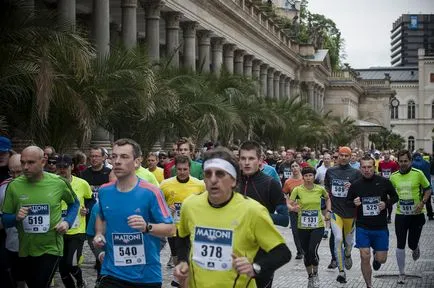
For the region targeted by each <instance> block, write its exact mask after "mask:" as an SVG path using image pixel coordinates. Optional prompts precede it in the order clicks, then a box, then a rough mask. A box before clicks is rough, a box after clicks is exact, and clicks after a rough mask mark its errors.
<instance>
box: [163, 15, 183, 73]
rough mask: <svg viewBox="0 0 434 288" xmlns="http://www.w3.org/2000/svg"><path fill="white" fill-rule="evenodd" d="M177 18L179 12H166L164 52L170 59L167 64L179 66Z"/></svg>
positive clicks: (179, 17) (174, 66)
mask: <svg viewBox="0 0 434 288" xmlns="http://www.w3.org/2000/svg"><path fill="white" fill-rule="evenodd" d="M179 19H181V13H179V12H167V13H166V14H165V20H166V54H167V57H168V58H169V59H170V62H169V65H170V66H172V67H173V68H179V47H180V45H179Z"/></svg>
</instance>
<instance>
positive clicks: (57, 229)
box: [0, 136, 434, 288]
mask: <svg viewBox="0 0 434 288" xmlns="http://www.w3.org/2000/svg"><path fill="white" fill-rule="evenodd" d="M106 148H109V149H108V150H107V149H106ZM433 163H434V161H433V160H432V159H431V158H430V156H429V155H427V154H425V153H423V151H411V152H410V151H407V150H401V151H377V150H374V151H361V150H358V149H351V148H350V147H345V146H342V147H339V148H337V149H334V150H327V149H323V150H322V151H320V152H319V151H313V150H311V149H309V148H308V147H304V148H302V149H300V151H297V150H296V149H285V147H279V148H278V149H275V150H272V149H268V148H267V147H264V144H262V145H261V144H260V143H258V142H255V141H245V142H244V143H240V144H239V145H238V146H235V145H233V146H230V147H227V148H226V147H222V146H220V145H214V144H213V143H207V144H206V145H204V146H203V148H201V149H195V146H194V144H193V143H192V142H191V141H190V140H189V139H188V138H181V139H179V141H177V142H176V144H174V147H173V148H172V149H171V150H170V151H158V152H150V153H148V154H146V155H143V154H142V150H141V147H140V145H139V144H138V143H136V142H135V141H134V140H132V139H126V138H124V139H119V140H117V141H115V142H114V143H113V144H112V147H98V146H93V147H91V148H90V149H89V151H88V154H87V155H86V154H85V153H82V152H80V151H79V152H75V153H74V154H73V155H69V154H58V153H56V151H55V148H54V147H51V146H46V147H37V146H29V147H26V148H25V149H23V150H22V151H21V153H16V152H15V151H14V150H13V147H12V143H11V141H10V140H9V139H8V138H6V137H2V136H0V182H1V185H0V211H1V221H0V269H1V270H0V279H1V285H0V286H1V287H7V288H9V287H29V288H45V287H50V286H52V285H53V276H54V275H55V273H57V272H58V273H59V274H60V278H61V281H62V284H63V286H64V287H67V288H70V287H71V288H75V287H110V288H117V287H119V288H121V287H122V288H130V287H131V288H133V287H134V288H135V287H162V283H163V279H162V277H163V276H162V271H161V269H162V265H163V264H162V263H161V261H160V252H161V249H162V248H163V247H164V246H165V245H166V243H168V245H169V247H170V254H171V256H170V259H169V262H168V263H164V266H167V267H168V268H170V269H172V270H173V273H172V275H171V276H170V277H171V279H170V281H171V286H173V287H190V288H195V287H197V288H203V287H261V288H265V287H272V284H273V275H274V272H275V271H276V270H277V269H279V268H280V267H281V266H283V265H284V264H285V263H287V262H289V261H290V260H291V259H292V256H293V255H292V253H291V251H290V250H289V248H288V245H287V243H286V242H285V239H284V238H283V236H282V235H281V234H280V232H279V230H278V229H277V228H276V226H281V227H288V226H289V227H290V229H291V231H292V235H293V241H294V245H295V247H296V251H293V253H294V258H295V259H296V260H294V261H304V265H305V268H306V279H307V282H306V285H307V287H309V288H314V287H315V288H316V287H320V283H321V275H319V273H318V270H319V269H318V267H319V265H325V266H327V265H328V266H327V268H328V269H336V281H337V283H346V282H347V275H346V272H345V271H346V270H350V269H351V268H352V266H353V261H352V253H354V252H352V250H353V247H355V248H357V249H358V250H359V253H360V259H361V265H360V267H361V273H362V275H363V278H364V280H365V283H366V287H373V286H372V269H374V270H379V269H381V265H382V264H384V263H385V262H386V261H387V255H388V251H389V248H392V247H389V240H390V237H396V240H397V241H396V242H397V247H393V248H394V249H396V261H397V266H398V268H399V278H398V284H405V283H406V271H405V261H406V259H405V255H406V254H405V251H406V247H408V248H409V249H411V251H412V258H413V260H414V261H417V260H418V258H419V257H420V247H419V239H420V236H421V233H422V229H423V226H424V224H425V221H426V220H427V219H428V220H433V211H432V206H431V194H432V189H431V177H432V176H431V175H433V174H434V169H433V168H434V164H433ZM394 210H395V211H394ZM392 214H394V215H395V214H396V215H395V218H392ZM426 217H427V218H426ZM391 223H393V224H391ZM389 224H390V225H395V235H389V229H388V225H389ZM322 239H328V241H329V247H330V262H328V261H329V259H321V260H322V261H321V263H320V259H319V257H318V247H319V243H320V242H321V240H322ZM85 242H87V244H88V245H89V247H90V249H91V250H92V252H93V255H94V258H95V259H94V260H95V269H96V270H97V277H96V278H95V279H94V282H93V283H88V282H89V281H87V282H86V281H85V279H84V277H83V274H82V270H81V268H80V266H81V264H82V263H83V246H84V243H85ZM324 261H327V262H324ZM389 261H391V260H389ZM392 261H394V260H392ZM288 287H291V285H290V283H288Z"/></svg>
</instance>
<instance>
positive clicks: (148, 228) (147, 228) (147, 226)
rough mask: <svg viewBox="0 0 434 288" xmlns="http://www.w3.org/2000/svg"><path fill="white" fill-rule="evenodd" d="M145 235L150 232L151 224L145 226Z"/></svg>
mask: <svg viewBox="0 0 434 288" xmlns="http://www.w3.org/2000/svg"><path fill="white" fill-rule="evenodd" d="M145 232H146V233H149V232H152V224H148V225H146V231H145Z"/></svg>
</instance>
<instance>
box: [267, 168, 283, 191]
mask: <svg viewBox="0 0 434 288" xmlns="http://www.w3.org/2000/svg"><path fill="white" fill-rule="evenodd" d="M262 172H263V173H264V174H265V175H268V176H271V177H273V178H274V180H276V181H277V182H279V184H280V186H282V183H281V182H280V177H279V174H277V172H276V169H274V168H273V166H270V165H268V164H264V165H263V166H262Z"/></svg>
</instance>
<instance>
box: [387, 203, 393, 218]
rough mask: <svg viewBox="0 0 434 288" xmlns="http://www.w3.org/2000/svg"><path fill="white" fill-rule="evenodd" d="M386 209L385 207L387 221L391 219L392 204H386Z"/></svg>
mask: <svg viewBox="0 0 434 288" xmlns="http://www.w3.org/2000/svg"><path fill="white" fill-rule="evenodd" d="M386 207H387V219H391V217H392V212H393V204H391V203H387V204H386Z"/></svg>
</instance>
